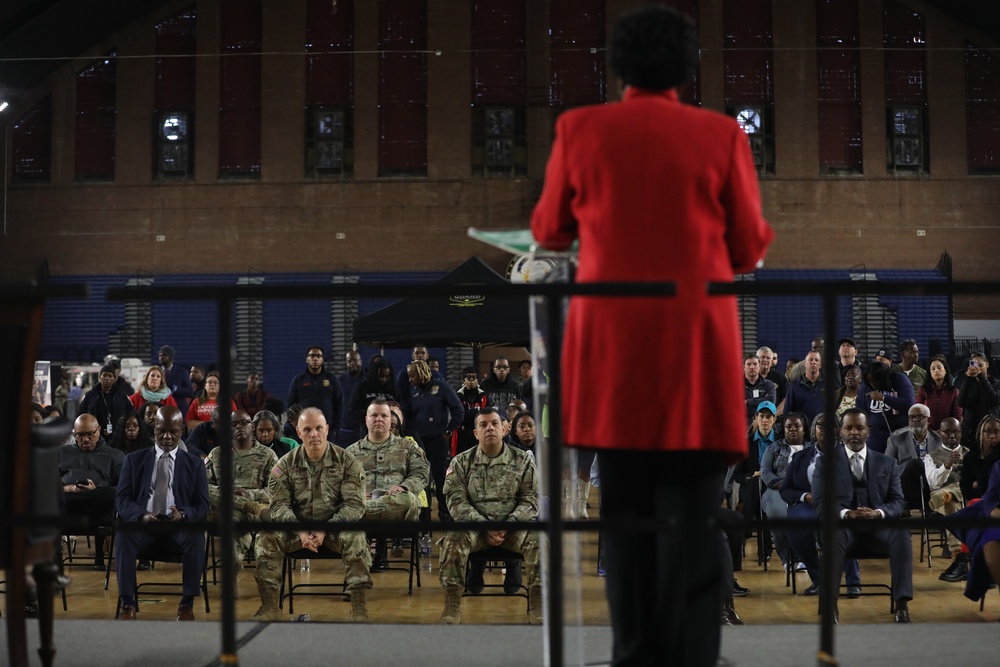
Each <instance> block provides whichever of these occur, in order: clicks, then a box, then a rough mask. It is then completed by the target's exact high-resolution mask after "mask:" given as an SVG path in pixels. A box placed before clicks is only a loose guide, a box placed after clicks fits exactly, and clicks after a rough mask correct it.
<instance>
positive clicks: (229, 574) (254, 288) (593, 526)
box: [0, 282, 1000, 665]
mask: <svg viewBox="0 0 1000 667" xmlns="http://www.w3.org/2000/svg"><path fill="white" fill-rule="evenodd" d="M476 289H477V292H479V293H482V294H483V295H485V296H488V297H496V298H522V299H526V298H527V297H531V296H543V297H546V298H547V315H548V320H549V326H550V329H549V333H548V358H549V365H550V369H551V375H550V380H549V409H550V415H551V417H550V420H549V423H550V431H549V435H548V441H549V449H548V453H547V458H546V461H545V465H546V467H545V480H544V483H545V484H546V488H547V489H548V491H549V493H550V494H554V492H555V491H556V490H557V489H559V488H560V485H561V481H562V468H563V462H562V454H563V452H562V447H561V443H562V437H561V436H562V430H561V422H560V418H559V417H560V414H559V413H560V405H561V391H560V382H559V377H560V372H559V371H560V363H561V343H562V318H563V311H562V298H563V297H567V296H570V297H572V296H584V295H585V296H593V297H616V298H623V297H624V298H628V297H664V298H669V297H670V296H672V295H673V294H674V293H675V291H674V285H673V283H577V284H531V285H495V286H487V285H482V286H477V288H476ZM706 290H707V293H708V294H709V295H714V296H722V295H757V296H760V295H801V296H806V295H808V296H820V297H822V299H823V314H824V333H825V336H824V337H825V340H828V341H829V340H836V338H837V324H838V322H837V297H840V296H845V295H856V294H883V295H884V294H890V295H896V296H948V295H962V296H966V295H984V294H985V295H1000V282H953V283H928V284H904V283H885V282H880V283H865V282H831V283H822V282H819V283H817V282H765V283H761V282H741V283H712V284H709V285H707V286H706ZM453 291H454V286H448V285H412V284H379V285H365V284H354V285H348V284H343V285H303V286H299V287H296V286H289V285H282V286H280V287H278V286H268V285H246V286H224V287H220V286H206V287H203V288H198V289H194V288H192V287H191V286H186V287H169V286H148V287H122V288H113V289H109V290H108V292H107V298H108V300H112V301H124V300H132V299H143V300H148V301H214V302H215V303H216V307H217V311H218V330H217V337H216V340H217V352H218V355H217V356H218V367H219V372H220V375H221V377H224V378H226V377H231V376H232V364H233V354H232V349H231V343H230V341H231V340H232V338H233V336H232V333H233V332H232V326H231V319H230V313H231V311H232V309H233V307H234V304H235V303H236V301H237V300H239V299H288V298H296V299H309V298H323V299H327V298H383V299H384V298H386V297H434V296H447V295H450V294H451V293H452V292H453ZM2 296H3V292H2V290H0V297H2ZM836 354H837V352H836V349H835V348H834V347H833V346H829V345H828V346H826V350H825V353H824V358H823V372H824V375H825V376H826V377H833V375H834V373H835V372H836V370H835V361H836ZM824 393H825V405H824V411H825V414H826V419H827V423H834V415H835V410H836V405H835V403H834V392H832V391H828V392H824ZM229 394H230V387H229V386H228V384H227V383H223V385H222V387H221V392H220V396H219V397H218V401H219V402H220V403H221V404H223V405H225V404H226V402H227V401H228V400H229V399H230V398H231V397H230V395H229ZM824 433H825V443H824V445H825V447H826V450H827V451H833V446H834V431H833V429H825V430H824ZM230 444H231V416H230V414H229V412H228V411H225V410H224V411H222V414H221V418H220V423H219V428H218V439H217V445H218V446H219V447H221V461H220V464H221V467H222V470H221V475H220V477H221V485H220V486H221V488H220V498H221V500H220V503H221V506H220V507H219V511H218V521H217V522H213V523H198V524H195V523H186V522H185V523H182V524H180V525H176V526H175V525H171V526H168V527H161V528H163V529H168V530H169V529H175V530H205V529H207V528H209V527H213V528H217V529H218V531H219V534H220V535H221V542H222V545H221V546H222V571H223V576H222V591H221V601H222V623H221V627H222V647H221V655H220V660H221V661H222V662H223V664H237V663H238V658H237V656H236V612H235V596H234V593H235V590H234V585H235V577H234V563H235V553H234V551H233V536H234V535H235V534H236V529H240V530H247V529H255V530H296V529H298V530H301V529H303V528H323V527H328V524H326V523H325V522H308V521H302V522H294V523H277V522H272V523H257V522H242V521H241V522H236V521H234V520H233V478H232V464H233V456H232V447H231V446H230ZM834 471H835V467H834V466H825V467H824V473H825V477H824V484H825V485H826V488H833V487H834ZM825 501H826V502H825V503H824V506H823V508H822V511H821V515H820V518H819V519H818V520H816V521H803V522H795V521H792V520H784V521H771V522H768V525H774V526H775V527H781V526H786V525H797V526H799V527H808V526H814V525H819V526H820V527H821V530H822V540H823V541H824V543H826V544H834V543H835V542H836V539H835V538H836V531H837V530H839V529H840V528H841V527H842V526H844V525H852V527H860V526H861V523H865V522H860V523H859V522H858V521H855V522H852V521H851V520H842V519H840V518H839V517H838V515H837V511H836V507H835V506H834V494H827V495H826V496H825ZM549 507H550V508H551V510H550V511H549V512H548V517H547V518H543V519H541V520H539V521H537V522H531V523H526V524H524V526H525V528H529V527H530V528H531V529H532V530H537V531H544V532H545V533H546V536H547V538H548V539H547V543H548V549H549V558H548V572H549V576H548V581H549V582H550V586H551V589H550V592H549V594H548V595H547V596H546V597H547V601H546V604H547V608H546V612H547V613H546V624H547V628H546V632H547V642H546V646H547V655H546V659H547V663H548V664H550V665H562V664H564V662H565V646H564V638H563V629H564V609H563V585H564V582H563V558H562V556H563V550H562V537H563V534H564V533H566V532H576V531H596V530H616V531H622V530H628V531H640V530H641V531H650V530H656V529H657V528H658V526H656V524H655V523H654V522H650V521H641V522H640V521H636V522H632V523H630V524H626V525H623V524H622V523H620V522H619V523H616V524H615V525H610V524H608V523H606V522H604V521H564V520H563V518H562V515H561V513H560V512H559V511H558V503H550V505H549ZM30 520H31V518H30V517H13V518H12V519H11V521H12V522H15V523H19V524H20V523H24V522H26V521H30ZM922 521H923V522H924V524H925V525H928V526H931V527H941V526H943V525H945V524H944V521H943V519H936V518H924V519H922ZM52 522H53V523H59V524H64V523H65V521H59V520H54V519H53V520H52ZM867 523H868V524H870V523H871V522H867ZM965 523H973V524H975V525H1000V520H990V519H978V520H973V521H970V522H965ZM897 524H899V525H902V524H901V523H900V521H898V520H897V521H886V522H884V523H881V525H883V526H885V525H897ZM429 525H430V527H431V528H433V529H441V530H453V529H455V530H459V529H466V530H467V529H477V530H482V529H484V528H499V529H510V528H511V525H512V524H511V523H509V522H502V523H498V522H492V523H482V522H454V523H440V522H432V523H431V524H429ZM515 525H516V524H515ZM905 525H907V526H913V527H915V526H919V525H922V524H921V523H920V522H915V521H914V520H906V523H905ZM949 525H956V524H953V523H952V524H949ZM124 529H130V528H129V527H125V528H124ZM131 529H141V530H148V529H149V527H148V526H144V527H142V528H139V527H131ZM338 529H341V530H344V529H348V530H354V529H356V530H365V531H368V532H371V533H373V534H378V533H386V532H392V531H398V530H411V531H412V529H413V524H412V523H409V522H403V521H399V522H388V521H379V522H373V521H357V522H349V523H347V522H345V523H340V524H338ZM839 578H840V577H839V568H838V567H837V565H836V564H835V563H834V562H833V559H830V558H825V559H823V562H822V580H821V597H820V601H821V636H820V647H819V649H818V651H817V656H818V663H819V664H821V665H829V664H836V659H835V657H834V656H835V651H834V648H835V644H834V640H835V633H834V629H835V628H834V604H835V602H834V598H833V595H832V594H831V593H832V591H833V590H834V587H835V586H838V585H839Z"/></svg>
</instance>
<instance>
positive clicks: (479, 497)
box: [441, 407, 542, 625]
mask: <svg viewBox="0 0 1000 667" xmlns="http://www.w3.org/2000/svg"><path fill="white" fill-rule="evenodd" d="M475 434H476V439H477V440H478V441H479V446H478V447H476V448H474V449H470V450H467V451H465V452H462V453H461V454H459V455H458V456H456V457H455V458H454V459H452V461H451V465H450V466H449V467H448V471H447V474H446V476H445V482H444V495H445V498H446V499H447V502H448V511H449V512H451V515H452V517H454V518H455V520H456V521H532V520H534V519H536V518H537V517H538V480H537V478H536V470H535V460H534V459H533V458H532V457H531V456H530V454H529V453H528V452H526V451H522V450H520V449H517V448H516V447H510V446H508V445H506V444H504V442H503V434H504V427H503V420H502V418H501V415H500V413H499V411H498V410H497V409H496V408H494V407H487V408H483V409H482V410H481V411H480V412H479V414H478V415H476V428H475ZM489 547H502V548H504V549H509V550H510V551H515V552H518V553H520V554H522V555H523V556H524V567H525V569H526V570H527V575H528V581H527V585H528V622H529V623H531V624H532V625H537V624H540V623H541V622H542V589H541V575H540V572H539V562H538V535H537V534H536V533H534V532H529V531H526V530H510V531H507V530H486V531H466V532H454V531H453V532H448V533H446V534H445V536H444V538H443V540H442V542H441V585H442V586H443V587H444V589H445V598H444V599H445V604H444V613H443V614H441V622H442V623H446V624H453V623H459V622H461V620H462V586H463V583H464V576H465V566H466V563H467V562H468V560H469V554H470V553H472V552H474V551H482V550H483V549H487V548H489Z"/></svg>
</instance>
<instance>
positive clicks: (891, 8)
mask: <svg viewBox="0 0 1000 667" xmlns="http://www.w3.org/2000/svg"><path fill="white" fill-rule="evenodd" d="M882 16H883V24H882V25H883V28H882V47H883V51H882V53H883V58H884V61H885V103H886V168H887V169H888V170H889V172H891V173H894V174H897V175H900V174H907V173H910V174H919V173H926V172H927V170H928V166H929V165H928V156H929V152H928V150H927V149H928V146H927V137H928V133H927V127H928V125H927V58H926V53H925V52H926V44H927V40H926V33H925V29H924V17H923V15H922V14H920V13H918V12H915V11H913V10H912V9H910V8H909V7H905V6H903V5H901V4H900V3H898V2H895V0H885V3H884V4H883V7H882Z"/></svg>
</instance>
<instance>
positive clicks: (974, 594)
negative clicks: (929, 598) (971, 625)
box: [948, 461, 1000, 600]
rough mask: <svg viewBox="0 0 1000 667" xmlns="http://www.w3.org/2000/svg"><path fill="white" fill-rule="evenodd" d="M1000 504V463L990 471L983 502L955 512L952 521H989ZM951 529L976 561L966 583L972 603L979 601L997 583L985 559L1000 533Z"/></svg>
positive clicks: (999, 537)
mask: <svg viewBox="0 0 1000 667" xmlns="http://www.w3.org/2000/svg"><path fill="white" fill-rule="evenodd" d="M998 505H1000V461H998V462H997V463H994V464H993V469H992V470H991V471H990V484H989V486H987V487H986V493H984V494H983V497H982V499H981V500H980V501H979V502H978V503H976V504H974V505H969V506H968V507H966V508H965V509H961V510H959V511H957V512H955V513H954V514H952V515H951V516H949V517H948V518H949V519H959V518H968V517H983V518H986V517H988V516H989V515H990V512H992V511H993V510H994V509H996V507H997V506H998ZM949 530H950V531H951V532H953V533H954V534H955V537H957V538H958V539H960V540H962V542H964V543H965V544H966V546H968V547H969V552H970V553H971V554H972V560H971V562H970V563H969V578H968V579H967V580H966V582H965V597H967V598H969V599H970V600H979V599H980V598H982V597H983V596H984V595H986V591H987V590H989V587H990V584H992V583H993V577H992V576H991V575H990V571H989V569H988V568H987V567H986V561H985V559H984V558H983V546H984V545H985V544H986V543H987V542H991V541H994V540H996V539H1000V530H998V529H996V528H983V527H976V528H949Z"/></svg>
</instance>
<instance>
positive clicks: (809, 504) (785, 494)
mask: <svg viewBox="0 0 1000 667" xmlns="http://www.w3.org/2000/svg"><path fill="white" fill-rule="evenodd" d="M825 422H826V417H825V416H824V415H823V414H819V415H817V416H816V418H815V419H814V420H813V431H814V435H815V437H816V440H815V443H816V444H815V446H813V445H811V444H807V445H806V446H805V447H804V448H803V449H802V451H800V452H797V453H795V454H794V455H793V456H792V458H791V460H789V462H788V467H787V468H785V478H784V480H782V485H781V492H780V493H781V499H782V500H784V501H785V502H786V503H787V504H788V518H789V519H813V518H815V516H816V510H815V509H814V508H813V497H812V475H813V471H814V470H815V468H816V462H817V461H818V460H819V457H820V456H821V455H822V452H823V450H824V448H825V445H824V443H823V431H824V424H825ZM786 536H787V537H788V543H789V545H791V547H792V551H794V552H795V560H798V561H800V562H802V563H804V564H805V566H806V572H808V574H809V579H810V580H811V583H810V585H809V587H808V588H806V589H805V591H803V595H818V594H819V550H817V549H816V531H814V530H813V529H811V528H804V529H792V530H789V531H787V532H786ZM844 576H845V578H846V581H847V597H849V598H858V597H861V573H860V572H859V570H858V561H857V559H854V558H851V559H848V560H845V561H844Z"/></svg>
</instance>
